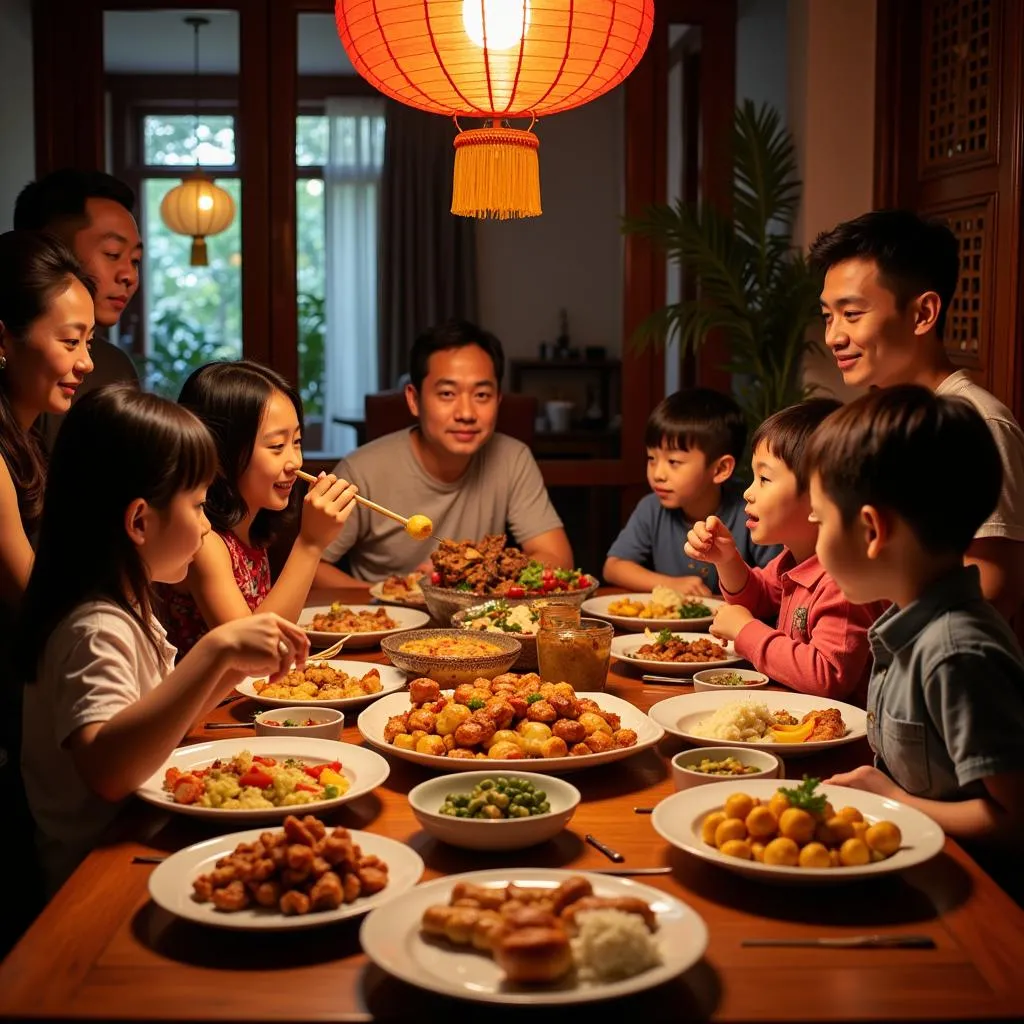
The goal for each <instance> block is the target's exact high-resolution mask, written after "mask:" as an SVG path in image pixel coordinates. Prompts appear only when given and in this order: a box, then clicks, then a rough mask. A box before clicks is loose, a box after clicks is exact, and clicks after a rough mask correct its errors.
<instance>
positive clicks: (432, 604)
mask: <svg viewBox="0 0 1024 1024" xmlns="http://www.w3.org/2000/svg"><path fill="white" fill-rule="evenodd" d="M590 579H591V580H593V582H592V583H591V585H590V586H589V587H585V588H583V589H582V590H565V591H562V590H553V591H551V593H549V594H528V595H527V596H526V597H506V596H505V595H504V594H474V593H472V592H471V591H468V590H454V589H453V588H450V587H435V586H434V585H433V584H432V583H427V582H421V583H420V587H421V589H422V590H423V600H424V601H426V602H427V611H428V612H430V614H431V616H432V617H433V619H434V621H435V622H440V623H442V624H444V625H446V626H447V625H448V624H449V623H450V622H451V621H452V616H453V615H454V614H455V613H456V612H461V611H465V610H466V609H467V608H472V607H474V606H475V605H478V604H483V603H485V602H486V601H495V600H497V599H498V598H501V600H502V601H507V602H508V603H509V604H510V605H516V604H530V603H531V602H532V601H537V600H539V599H544V600H548V601H559V602H561V603H562V604H575V605H581V604H583V602H584V601H586V599H587V598H588V597H591V596H592V595H593V594H594V592H595V591H596V590H597V588H598V587H599V586H600V584H599V583H598V581H597V580H596V579H595V578H594V577H593V576H591V577H590Z"/></svg>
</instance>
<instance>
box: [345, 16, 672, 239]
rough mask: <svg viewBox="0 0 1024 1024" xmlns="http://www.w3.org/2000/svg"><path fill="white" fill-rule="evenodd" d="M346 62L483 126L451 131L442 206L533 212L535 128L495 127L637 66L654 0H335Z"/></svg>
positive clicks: (485, 213)
mask: <svg viewBox="0 0 1024 1024" xmlns="http://www.w3.org/2000/svg"><path fill="white" fill-rule="evenodd" d="M335 17H336V20H337V23H338V34H339V35H340V37H341V42H342V45H343V46H344V47H345V52H346V53H347V54H348V56H349V59H350V60H351V61H352V64H353V65H354V66H355V69H356V70H357V71H358V72H359V74H360V75H362V76H363V78H365V79H366V80H367V81H368V82H370V84H371V85H373V86H375V87H376V88H377V89H379V90H380V91H381V92H382V93H384V94H385V95H387V96H390V97H392V98H393V99H396V100H398V101H399V102H401V103H405V104H407V105H409V106H412V107H417V108H419V109H420V110H426V111H430V112H431V113H435V114H444V115H447V116H448V117H454V118H456V119H457V118H459V117H468V118H485V119H486V120H487V121H489V122H490V125H489V126H488V127H484V128H477V129H473V130H471V131H461V130H460V133H459V134H458V135H457V136H456V139H455V184H454V189H453V192H452V213H457V214H461V215H463V216H470V217H473V216H475V217H498V218H501V219H504V218H506V217H529V216H537V215H538V214H539V213H540V212H541V209H540V176H539V169H538V164H537V149H538V145H539V142H538V139H537V136H536V135H535V134H534V133H533V132H532V131H530V130H529V129H527V130H525V131H524V130H520V129H515V128H511V127H507V126H503V125H502V121H504V120H507V119H512V118H529V119H530V120H531V125H530V127H531V128H532V122H533V120H535V119H536V118H539V117H543V116H545V115H547V114H554V113H558V112H559V111H562V110H570V109H571V108H573V107H578V106H582V105H583V104H584V103H587V102H588V101H590V100H592V99H596V98H597V97H598V96H600V95H601V94H602V93H606V92H608V90H609V89H614V88H615V86H617V85H618V84H619V83H620V82H622V81H623V80H624V79H625V78H626V76H627V75H628V74H629V73H630V72H631V71H632V70H633V68H635V67H636V65H637V63H638V62H639V61H640V58H641V57H642V56H643V53H644V50H645V49H646V48H647V43H648V41H649V40H650V37H651V29H652V26H653V23H654V3H653V0H336V2H335Z"/></svg>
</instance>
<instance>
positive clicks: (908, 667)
mask: <svg viewBox="0 0 1024 1024" xmlns="http://www.w3.org/2000/svg"><path fill="white" fill-rule="evenodd" d="M980 579H981V578H980V576H979V574H978V569H977V567H976V566H973V565H972V566H966V567H964V568H958V569H956V570H955V571H954V572H952V573H950V574H949V575H948V576H946V577H945V578H943V579H941V580H939V581H938V582H937V583H935V584H934V585H933V586H932V587H931V588H930V589H929V590H928V591H927V592H926V593H924V594H922V595H921V597H920V598H918V600H916V601H914V602H913V603H912V604H909V605H907V606H906V607H905V608H896V607H895V606H893V607H891V608H889V609H888V611H886V612H885V613H884V614H883V615H882V616H881V618H879V620H878V622H876V623H875V624H874V626H872V628H871V630H870V632H869V639H870V641H871V649H872V652H873V653H874V656H875V665H874V670H873V671H872V674H871V683H870V686H869V688H868V741H869V742H870V744H871V749H872V750H873V751H874V752H875V762H876V764H877V765H878V767H879V768H881V769H883V770H884V771H886V772H888V774H889V775H891V776H892V778H893V779H894V780H895V781H896V782H897V783H898V784H899V785H900V786H902V787H903V789H905V790H906V791H907V792H908V793H913V794H914V795H915V796H920V797H924V798H926V799H929V800H966V799H968V798H970V797H975V796H980V795H982V794H983V793H984V789H983V787H982V784H981V780H982V779H985V778H987V777H989V776H991V775H995V774H997V773H999V772H1008V771H1020V766H1021V755H1020V747H1021V743H1022V741H1024V654H1022V653H1021V649H1020V646H1019V644H1018V643H1017V640H1016V638H1015V637H1014V635H1013V632H1012V631H1011V630H1010V627H1009V625H1008V624H1007V623H1006V620H1005V619H1004V618H1003V617H1002V616H1001V615H1000V614H999V613H998V612H997V611H996V610H995V609H994V608H993V607H992V605H990V604H989V603H988V601H986V600H985V599H984V597H983V596H982V593H981V583H980Z"/></svg>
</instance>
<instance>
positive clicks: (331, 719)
mask: <svg viewBox="0 0 1024 1024" xmlns="http://www.w3.org/2000/svg"><path fill="white" fill-rule="evenodd" d="M307 721H312V722H315V723H316V724H315V725H271V724H270V723H271V722H307ZM253 723H254V724H255V726H256V735H257V736H308V737H315V738H317V739H324V740H337V739H341V730H342V729H344V728H345V716H344V714H342V712H340V711H337V710H335V709H334V708H311V707H299V706H296V707H292V708H270V709H269V710H267V711H261V712H260V713H259V714H258V715H257V716H256V717H255V718H254V719H253Z"/></svg>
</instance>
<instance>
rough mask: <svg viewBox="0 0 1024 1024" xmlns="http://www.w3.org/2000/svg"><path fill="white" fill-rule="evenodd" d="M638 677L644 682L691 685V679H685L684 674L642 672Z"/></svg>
mask: <svg viewBox="0 0 1024 1024" xmlns="http://www.w3.org/2000/svg"><path fill="white" fill-rule="evenodd" d="M640 678H641V679H643V681H644V682H645V683H676V684H677V685H679V686H693V679H692V678H690V679H687V678H686V676H652V675H647V674H644V675H642V676H641V677H640ZM684 680H685V681H684Z"/></svg>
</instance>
